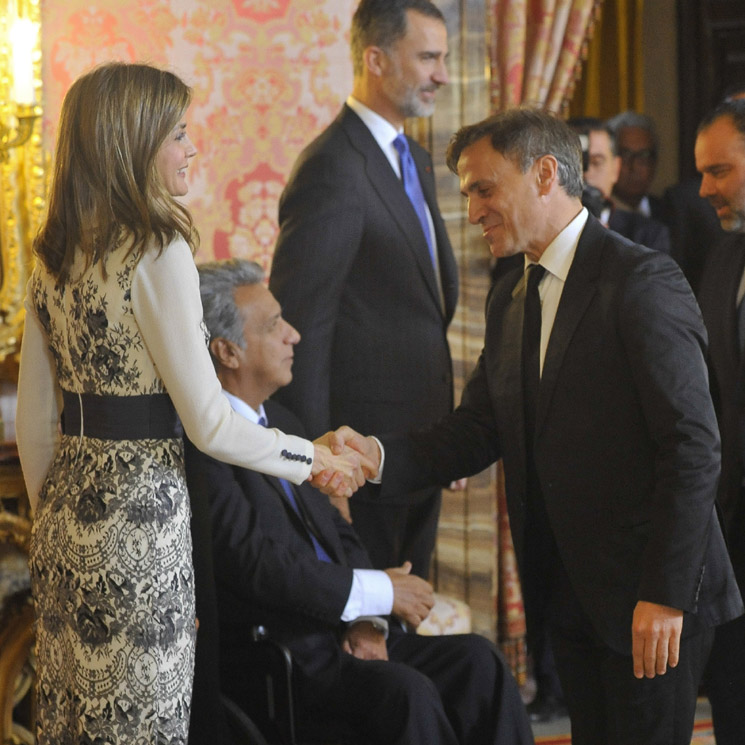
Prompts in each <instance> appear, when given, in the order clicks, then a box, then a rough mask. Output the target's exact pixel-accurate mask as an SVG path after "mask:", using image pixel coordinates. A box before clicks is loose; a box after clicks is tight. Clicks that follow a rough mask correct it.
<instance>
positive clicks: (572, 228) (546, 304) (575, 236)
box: [525, 207, 588, 374]
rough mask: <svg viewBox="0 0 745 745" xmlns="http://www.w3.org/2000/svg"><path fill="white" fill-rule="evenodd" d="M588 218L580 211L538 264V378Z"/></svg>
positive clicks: (554, 240)
mask: <svg viewBox="0 0 745 745" xmlns="http://www.w3.org/2000/svg"><path fill="white" fill-rule="evenodd" d="M587 216H588V212H587V209H586V208H584V207H583V208H582V209H581V210H580V212H579V214H578V215H577V216H576V217H575V218H574V219H573V220H572V221H571V222H570V223H569V225H567V226H566V227H565V228H564V230H562V231H561V233H559V234H558V235H557V236H556V238H554V239H553V240H552V241H551V243H549V244H548V246H547V247H546V250H545V251H544V252H543V254H542V255H541V258H540V259H539V261H538V263H539V264H540V265H541V266H542V267H544V268H545V269H546V273H545V274H544V275H543V278H542V279H541V281H540V283H539V285H538V294H539V295H540V296H541V359H540V369H541V374H543V362H544V360H545V359H546V349H548V340H549V338H550V336H551V331H552V329H553V327H554V321H555V320H556V312H557V311H558V309H559V301H560V300H561V294H562V293H563V292H564V284H565V283H566V280H567V275H568V274H569V269H570V267H571V266H572V262H573V261H574V254H575V253H576V251H577V244H578V243H579V237H580V235H581V234H582V230H583V229H584V227H585V223H586V222H587ZM531 263H533V262H531V261H529V260H528V258H527V257H526V258H525V268H526V269H527V267H528V265H529V264H531ZM526 276H527V275H526Z"/></svg>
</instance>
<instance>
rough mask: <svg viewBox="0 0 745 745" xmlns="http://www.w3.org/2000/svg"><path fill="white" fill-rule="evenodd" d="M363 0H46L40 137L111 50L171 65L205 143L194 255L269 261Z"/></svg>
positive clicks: (198, 172) (340, 91)
mask: <svg viewBox="0 0 745 745" xmlns="http://www.w3.org/2000/svg"><path fill="white" fill-rule="evenodd" d="M356 5H357V2H356V0H170V2H168V1H165V2H164V1H160V2H158V1H155V0H132V2H127V3H122V2H121V0H99V1H98V2H96V3H95V4H92V3H90V1H89V0H67V1H66V2H64V3H61V2H44V3H42V28H43V35H42V54H43V82H44V97H45V100H44V107H45V123H44V132H45V142H46V144H47V147H48V148H49V149H50V150H51V149H52V147H53V144H54V135H55V129H56V125H57V120H58V117H59V110H60V107H61V103H62V98H63V97H64V94H65V92H66V91H67V89H68V88H69V87H70V85H71V83H72V82H73V81H74V80H75V79H76V78H77V77H78V76H79V75H80V74H82V73H83V72H85V71H86V70H88V69H89V68H90V67H92V66H93V65H96V64H99V63H101V62H105V61H108V60H112V59H118V60H126V61H132V62H134V61H137V62H150V63H153V64H156V65H159V66H162V67H167V68H169V69H171V70H173V71H174V72H176V73H177V74H178V75H179V76H181V77H182V78H183V79H184V81H185V82H186V83H187V84H189V85H191V86H192V87H193V88H194V101H193V103H192V106H191V109H190V111H189V114H188V118H187V123H188V127H189V133H190V136H191V139H192V140H193V142H194V143H195V145H196V147H197V149H198V151H199V155H198V156H197V157H196V158H195V159H194V160H193V161H192V162H191V164H190V166H189V186H190V191H189V196H188V197H187V198H186V200H185V201H186V202H187V204H188V205H189V207H190V209H191V210H192V213H193V215H194V218H195V222H196V224H197V226H198V228H199V231H200V233H201V236H202V247H201V249H200V253H199V256H198V258H199V259H202V260H207V259H211V258H226V257H228V256H238V257H241V258H248V259H254V260H256V261H259V262H260V263H261V264H263V266H264V267H265V268H268V267H269V264H270V263H271V253H272V249H273V247H274V242H275V239H276V236H277V230H278V228H277V202H278V200H279V195H280V193H281V191H282V188H283V187H284V184H285V182H286V180H287V177H288V176H289V172H290V169H291V168H292V164H293V163H294V161H295V158H296V157H297V155H298V154H299V152H300V151H301V150H302V148H303V147H304V146H305V145H306V144H307V143H308V142H310V140H311V139H312V138H313V137H315V135H316V134H318V133H319V132H320V131H321V130H322V129H323V128H324V127H325V126H326V125H327V124H328V123H329V122H330V121H331V120H332V119H333V118H334V116H336V113H337V112H338V110H339V108H340V106H341V104H342V102H343V101H344V99H345V98H346V95H347V93H348V92H349V90H350V89H351V85H352V65H351V61H350V59H349V26H350V22H351V18H352V13H353V12H354V9H355V7H356Z"/></svg>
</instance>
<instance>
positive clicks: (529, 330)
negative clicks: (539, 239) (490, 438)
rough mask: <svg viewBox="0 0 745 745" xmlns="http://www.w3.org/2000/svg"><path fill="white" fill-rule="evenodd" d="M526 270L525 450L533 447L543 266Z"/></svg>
mask: <svg viewBox="0 0 745 745" xmlns="http://www.w3.org/2000/svg"><path fill="white" fill-rule="evenodd" d="M526 271H527V273H528V281H527V287H526V290H525V310H524V314H523V354H522V368H523V394H524V401H523V404H524V407H525V436H526V440H527V443H526V444H527V445H528V449H529V450H532V448H533V436H534V434H535V417H536V406H537V401H538V385H539V383H540V379H541V296H540V295H539V294H538V285H539V283H540V281H541V279H543V275H544V274H545V273H546V269H545V268H544V267H542V266H541V265H540V264H530V265H529V266H528V268H527V270H526Z"/></svg>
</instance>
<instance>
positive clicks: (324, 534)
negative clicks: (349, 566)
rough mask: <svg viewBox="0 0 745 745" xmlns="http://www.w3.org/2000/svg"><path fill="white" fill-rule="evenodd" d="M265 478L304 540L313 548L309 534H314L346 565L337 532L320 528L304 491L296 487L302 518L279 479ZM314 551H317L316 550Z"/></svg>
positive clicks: (336, 559)
mask: <svg viewBox="0 0 745 745" xmlns="http://www.w3.org/2000/svg"><path fill="white" fill-rule="evenodd" d="M263 478H264V479H265V480H266V481H267V483H268V484H269V485H270V486H271V488H272V489H273V490H274V492H275V493H276V494H277V497H278V498H279V499H280V500H281V501H282V506H283V507H284V509H285V512H287V515H288V517H289V519H290V521H291V522H292V524H293V525H294V526H295V528H296V529H297V531H298V532H299V533H300V534H301V535H302V536H303V538H304V539H305V540H307V541H308V543H309V545H310V546H311V547H312V546H313V543H312V541H311V539H310V534H309V533H310V532H312V533H313V535H314V536H315V538H316V539H317V540H318V542H319V543H320V544H321V545H322V546H323V547H324V549H326V553H328V555H329V556H330V557H331V558H332V559H334V561H335V562H337V563H338V564H346V561H345V559H344V551H343V548H342V546H341V545H340V543H339V541H338V540H336V539H335V538H336V533H335V531H333V530H323V529H322V528H321V527H320V526H319V521H318V520H317V519H316V517H317V516H316V514H315V512H316V511H315V510H314V509H313V504H312V501H311V503H310V504H309V503H307V502H306V501H305V499H304V495H303V489H302V488H299V487H295V501H296V502H297V505H298V509H299V510H300V513H301V515H302V517H301V516H300V515H298V514H297V512H295V508H294V507H293V506H292V504H290V500H289V498H288V497H287V494H286V493H285V490H284V489H283V488H282V484H280V482H279V479H278V478H275V477H274V476H267V475H264V476H263ZM313 550H314V551H315V549H313Z"/></svg>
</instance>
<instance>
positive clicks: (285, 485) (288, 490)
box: [259, 416, 333, 563]
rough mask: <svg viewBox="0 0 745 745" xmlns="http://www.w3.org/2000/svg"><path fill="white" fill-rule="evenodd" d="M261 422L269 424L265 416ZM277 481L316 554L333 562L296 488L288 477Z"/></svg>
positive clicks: (322, 559)
mask: <svg viewBox="0 0 745 745" xmlns="http://www.w3.org/2000/svg"><path fill="white" fill-rule="evenodd" d="M259 424H260V425H261V426H262V427H266V426H267V421H266V419H265V418H264V417H263V416H262V417H261V418H260V419H259ZM277 481H279V483H280V485H281V487H282V489H283V490H284V493H285V494H286V495H287V499H288V500H289V502H290V504H291V505H292V509H293V510H295V513H296V514H297V516H298V517H299V518H300V522H301V523H302V524H303V526H304V527H305V530H306V531H307V533H308V535H309V536H310V540H311V541H312V543H313V548H314V549H315V550H316V556H317V557H318V558H319V559H320V560H321V561H328V562H329V563H333V562H332V560H331V557H330V556H329V555H328V554H327V553H326V550H325V549H324V547H323V546H322V545H321V544H320V543H319V541H318V539H317V538H316V537H315V536H314V535H313V532H312V531H311V530H310V529H309V528H308V526H307V524H306V522H305V518H304V517H303V513H302V512H301V511H300V506H299V505H298V503H297V497H296V496H295V490H294V489H293V488H292V484H291V483H290V482H289V481H287V479H281V478H279V477H278V478H277Z"/></svg>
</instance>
